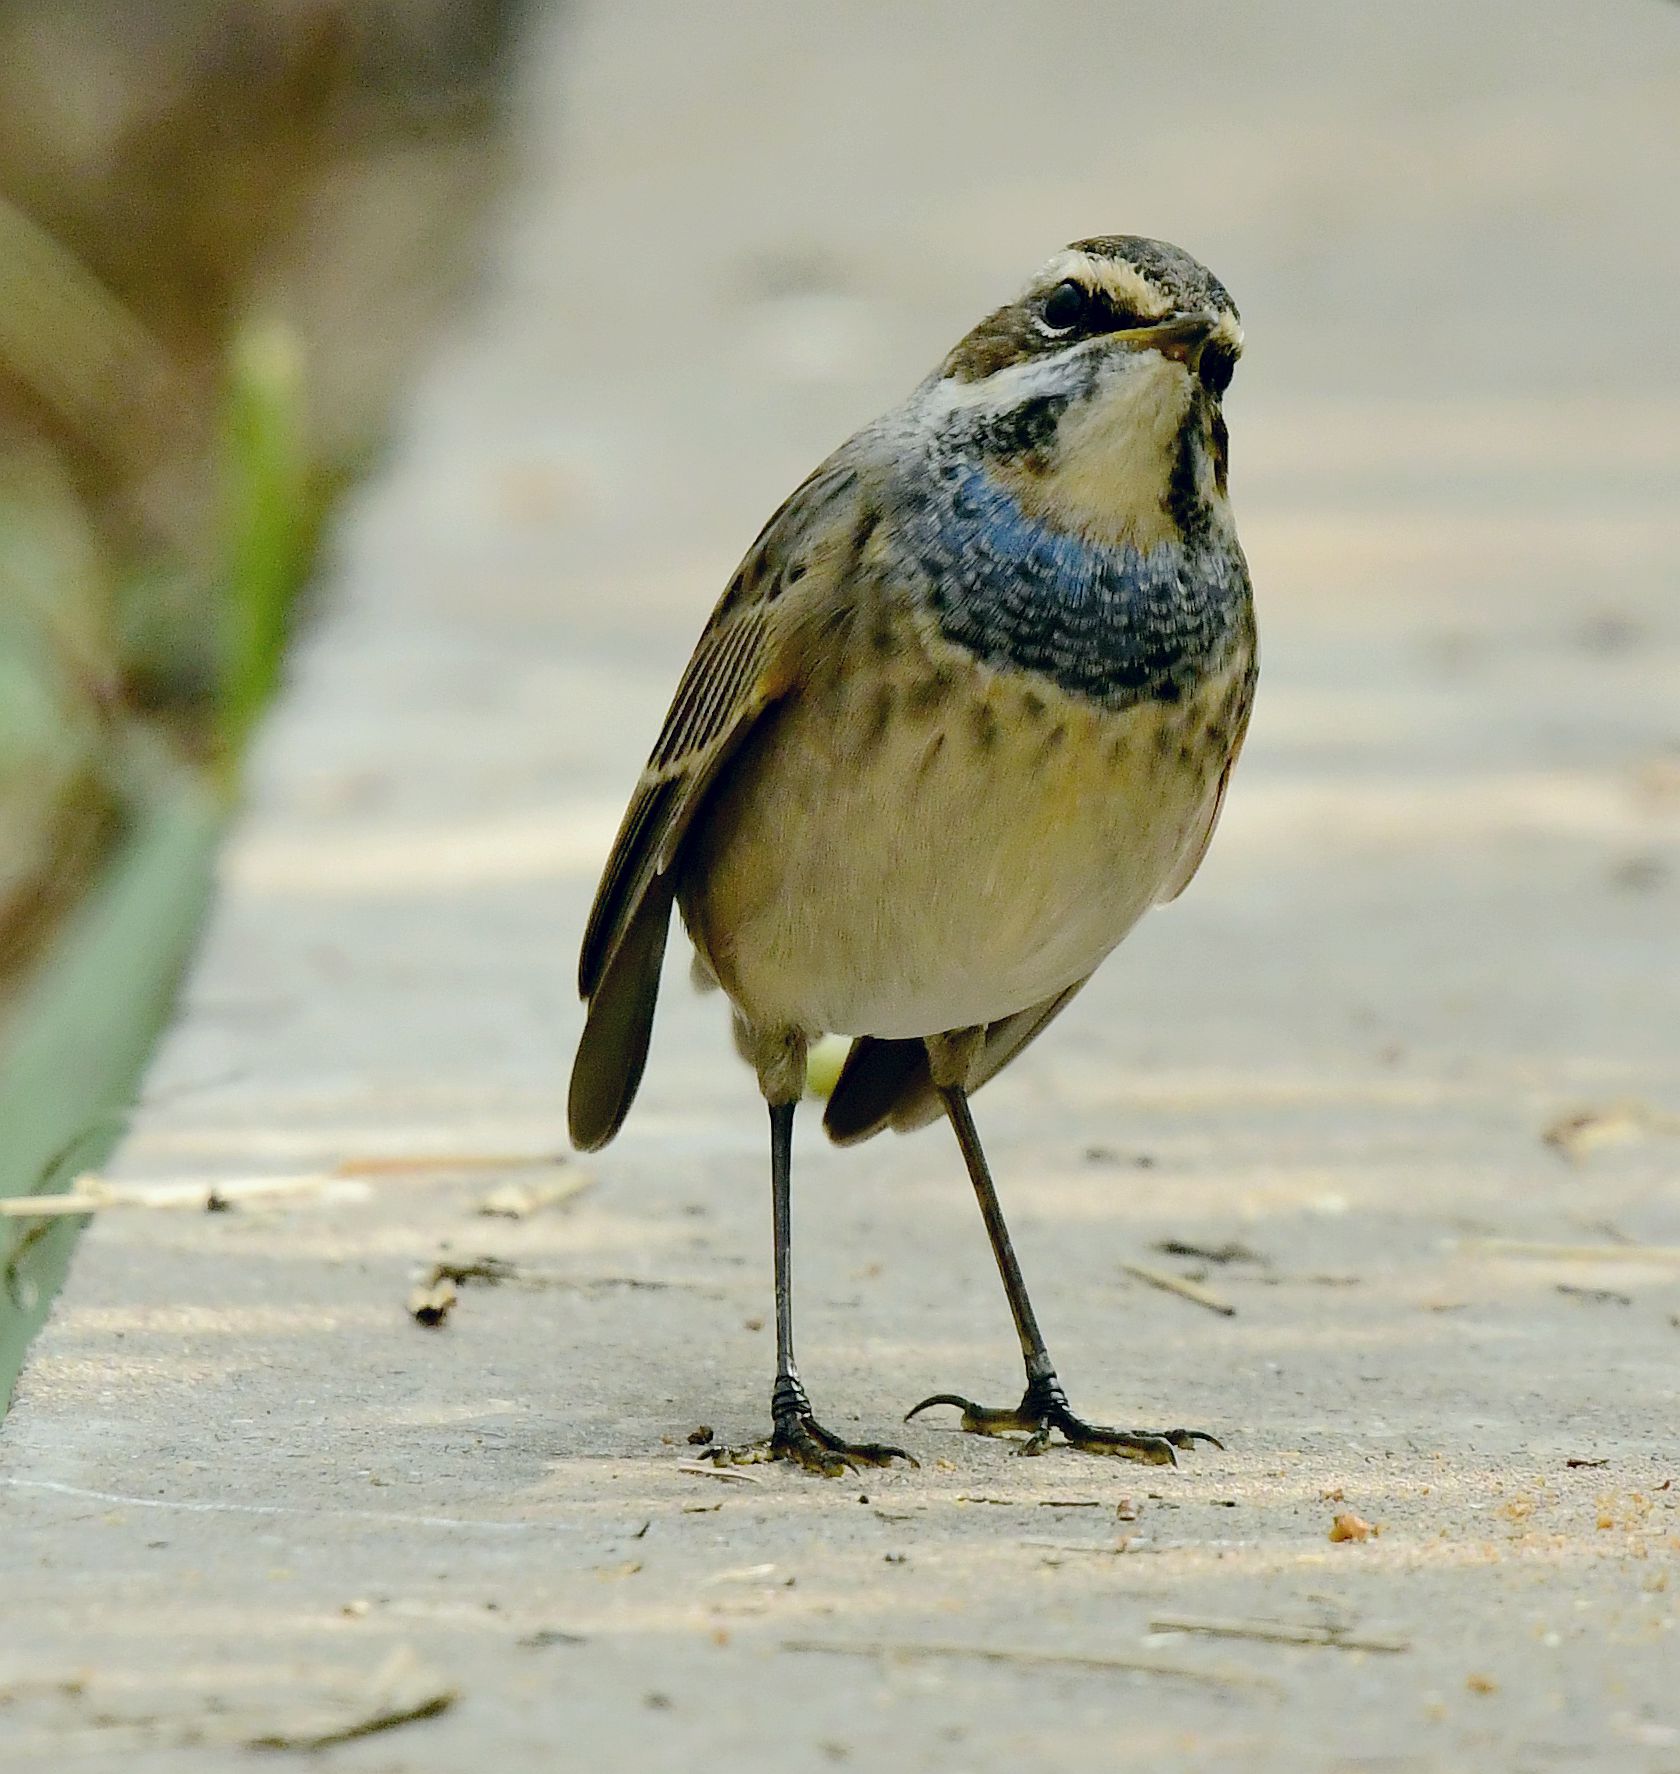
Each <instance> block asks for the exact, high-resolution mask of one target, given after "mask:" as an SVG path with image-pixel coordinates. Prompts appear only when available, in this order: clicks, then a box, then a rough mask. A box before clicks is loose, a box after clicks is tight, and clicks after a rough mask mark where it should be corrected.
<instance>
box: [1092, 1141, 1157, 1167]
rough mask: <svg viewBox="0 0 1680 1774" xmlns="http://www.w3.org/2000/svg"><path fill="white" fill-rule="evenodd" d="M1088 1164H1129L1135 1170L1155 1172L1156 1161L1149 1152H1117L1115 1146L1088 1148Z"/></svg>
mask: <svg viewBox="0 0 1680 1774" xmlns="http://www.w3.org/2000/svg"><path fill="white" fill-rule="evenodd" d="M1085 1162H1086V1163H1087V1164H1127V1165H1130V1166H1131V1167H1132V1169H1133V1170H1153V1169H1154V1168H1155V1159H1154V1157H1153V1155H1152V1154H1150V1153H1148V1152H1117V1151H1116V1150H1115V1149H1114V1147H1113V1146H1087V1147H1086V1148H1085Z"/></svg>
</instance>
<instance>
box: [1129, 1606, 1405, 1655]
mask: <svg viewBox="0 0 1680 1774" xmlns="http://www.w3.org/2000/svg"><path fill="white" fill-rule="evenodd" d="M1149 1630H1150V1631H1151V1632H1192V1633H1200V1634H1203V1635H1204V1636H1206V1637H1208V1638H1245V1639H1262V1640H1265V1641H1267V1642H1269V1643H1275V1644H1280V1645H1330V1646H1333V1647H1334V1648H1335V1649H1336V1650H1339V1651H1409V1650H1410V1649H1411V1648H1412V1647H1411V1644H1410V1642H1409V1641H1408V1640H1406V1639H1398V1638H1383V1637H1373V1636H1369V1635H1365V1636H1361V1635H1358V1634H1355V1633H1353V1632H1350V1631H1349V1630H1348V1629H1347V1628H1346V1627H1342V1626H1309V1625H1306V1624H1305V1623H1300V1622H1296V1621H1293V1620H1239V1619H1225V1618H1223V1617H1222V1616H1219V1615H1213V1614H1209V1615H1199V1614H1158V1615H1157V1616H1156V1617H1155V1618H1154V1619H1153V1620H1151V1621H1150V1622H1149Z"/></svg>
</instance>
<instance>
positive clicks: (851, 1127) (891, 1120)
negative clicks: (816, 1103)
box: [823, 975, 1090, 1146]
mask: <svg viewBox="0 0 1680 1774" xmlns="http://www.w3.org/2000/svg"><path fill="white" fill-rule="evenodd" d="M1089 977H1090V976H1089V975H1087V976H1086V978H1089ZM1084 984H1085V980H1083V979H1082V980H1078V981H1076V982H1075V983H1074V984H1073V985H1071V986H1069V987H1068V988H1067V990H1066V991H1065V992H1058V993H1057V994H1056V996H1055V997H1054V998H1046V999H1045V1001H1044V1002H1043V1003H1042V1004H1034V1005H1032V1006H1030V1007H1029V1008H1028V1009H1026V1010H1018V1011H1016V1012H1015V1014H1014V1015H1013V1016H1006V1017H1004V1018H1002V1019H1001V1020H1000V1021H998V1022H995V1023H992V1024H991V1025H990V1026H989V1027H988V1028H987V1030H986V1039H985V1042H984V1044H983V1045H982V1047H981V1049H980V1052H979V1054H978V1055H977V1056H976V1058H975V1062H974V1069H973V1071H972V1073H971V1074H970V1076H969V1084H968V1088H969V1091H970V1093H972V1092H974V1091H976V1090H978V1089H979V1088H980V1086H981V1085H982V1084H984V1083H985V1082H986V1081H987V1080H988V1079H990V1078H995V1077H996V1076H997V1075H998V1073H999V1072H1001V1071H1002V1070H1003V1068H1004V1067H1005V1066H1006V1065H1008V1064H1009V1062H1010V1061H1011V1060H1012V1059H1014V1057H1015V1056H1016V1054H1018V1053H1019V1052H1020V1051H1021V1050H1022V1048H1024V1047H1026V1046H1028V1045H1029V1044H1030V1043H1031V1042H1033V1041H1035V1040H1036V1039H1037V1038H1038V1037H1039V1035H1041V1034H1042V1033H1043V1032H1044V1030H1045V1029H1046V1028H1047V1027H1048V1026H1049V1025H1050V1023H1051V1022H1053V1021H1054V1020H1055V1018H1056V1017H1058V1016H1059V1015H1060V1014H1061V1012H1062V1011H1063V1010H1064V1009H1065V1008H1066V1007H1067V1004H1068V1002H1069V1001H1070V1000H1071V999H1072V997H1073V995H1074V993H1075V992H1077V991H1078V990H1079V989H1080V987H1081V986H1083V985H1084ZM943 1108H944V1105H943V1104H942V1103H941V1102H940V1100H939V1092H938V1091H937V1090H935V1089H934V1087H933V1078H932V1076H931V1074H930V1073H929V1071H928V1059H927V1048H926V1047H925V1046H924V1045H923V1043H922V1042H920V1041H884V1040H880V1039H878V1038H877V1037H875V1036H874V1035H863V1036H860V1037H859V1038H858V1039H857V1040H856V1041H854V1042H853V1043H852V1048H851V1052H850V1053H848V1054H847V1055H846V1063H845V1065H844V1066H842V1067H841V1068H840V1077H839V1079H838V1081H837V1082H836V1083H835V1086H834V1091H833V1094H832V1095H831V1096H830V1097H829V1099H828V1107H827V1109H826V1110H825V1111H824V1113H823V1127H824V1129H825V1130H826V1131H827V1134H828V1137H829V1138H830V1139H831V1140H833V1141H834V1143H835V1144H836V1145H837V1146H849V1145H853V1144H855V1143H856V1142H857V1141H858V1140H866V1139H868V1138H869V1136H870V1135H871V1134H876V1133H879V1132H881V1130H882V1129H883V1128H886V1127H891V1128H892V1129H893V1130H894V1131H895V1132H897V1133H910V1132H912V1131H913V1130H914V1129H916V1128H918V1127H926V1126H927V1124H928V1123H929V1122H930V1121H936V1120H938V1118H939V1116H940V1113H941V1112H942V1110H943Z"/></svg>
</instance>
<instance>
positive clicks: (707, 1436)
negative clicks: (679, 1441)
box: [687, 1423, 717, 1448]
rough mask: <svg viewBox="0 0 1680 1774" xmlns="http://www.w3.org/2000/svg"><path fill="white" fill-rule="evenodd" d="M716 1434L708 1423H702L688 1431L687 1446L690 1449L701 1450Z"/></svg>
mask: <svg viewBox="0 0 1680 1774" xmlns="http://www.w3.org/2000/svg"><path fill="white" fill-rule="evenodd" d="M716 1434H717V1431H716V1430H715V1429H714V1428H713V1427H712V1426H711V1424H710V1423H702V1424H700V1426H699V1427H698V1428H696V1429H691V1430H689V1432H688V1436H687V1440H688V1445H689V1446H690V1447H691V1448H703V1447H704V1446H705V1445H706V1443H707V1442H709V1441H711V1440H712V1439H713V1437H714V1436H715V1435H716Z"/></svg>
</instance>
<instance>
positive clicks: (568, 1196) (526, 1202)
mask: <svg viewBox="0 0 1680 1774" xmlns="http://www.w3.org/2000/svg"><path fill="white" fill-rule="evenodd" d="M594 1181H595V1179H594V1178H593V1177H592V1176H589V1175H587V1174H585V1173H584V1172H582V1171H578V1172H575V1173H574V1174H572V1175H570V1176H562V1177H555V1178H552V1179H550V1180H548V1181H543V1182H530V1183H503V1184H501V1185H500V1187H498V1188H495V1189H492V1190H491V1191H490V1193H489V1194H488V1195H486V1196H485V1197H484V1199H483V1200H482V1201H480V1202H479V1204H478V1211H479V1212H480V1213H481V1214H483V1215H484V1216H485V1217H486V1218H487V1219H494V1220H527V1219H529V1218H530V1217H531V1215H532V1214H534V1213H541V1212H542V1211H543V1210H544V1209H545V1208H550V1207H560V1206H563V1205H564V1204H565V1203H566V1202H568V1201H575V1200H576V1199H577V1197H578V1196H579V1195H581V1194H583V1192H584V1191H585V1190H586V1189H588V1188H589V1187H590V1186H591V1185H592V1184H593V1183H594Z"/></svg>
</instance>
